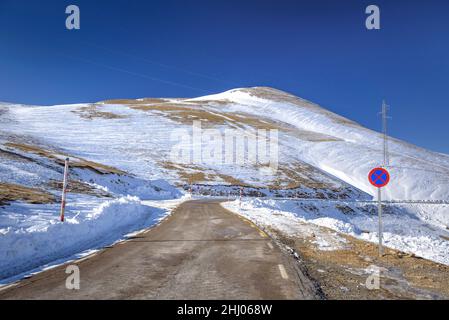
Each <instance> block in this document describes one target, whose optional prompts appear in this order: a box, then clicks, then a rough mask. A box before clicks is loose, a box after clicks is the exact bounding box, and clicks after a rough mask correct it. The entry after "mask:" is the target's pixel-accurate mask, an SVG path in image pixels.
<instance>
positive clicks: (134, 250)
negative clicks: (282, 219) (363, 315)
mask: <svg viewBox="0 0 449 320" xmlns="http://www.w3.org/2000/svg"><path fill="white" fill-rule="evenodd" d="M71 264H76V265H77V266H78V267H79V269H80V279H81V281H80V286H81V287H80V289H79V290H68V289H66V287H65V282H66V278H67V277H68V274H66V273H65V270H66V267H67V265H62V266H59V267H56V268H54V269H51V270H47V271H44V272H41V273H39V274H37V275H35V276H33V277H31V278H29V279H24V280H22V281H20V282H19V283H17V284H16V285H14V286H12V287H8V288H5V289H3V290H1V291H0V299H314V298H317V296H316V295H315V292H314V291H313V289H312V287H313V286H312V285H311V284H310V282H309V281H308V279H307V278H306V277H305V276H304V275H303V274H302V273H301V272H300V271H299V269H298V268H297V267H296V266H295V262H294V260H293V259H292V258H291V257H289V256H287V255H286V254H284V253H283V252H282V251H281V250H280V249H279V248H278V247H277V245H276V244H275V243H273V242H272V240H271V239H270V238H268V237H267V235H266V234H264V233H263V232H262V231H260V230H259V229H258V228H257V227H256V226H254V225H253V224H251V223H250V222H248V221H245V220H244V219H242V218H240V217H239V216H237V215H235V214H233V213H232V212H229V211H227V210H226V209H224V208H223V207H222V206H220V202H219V201H218V200H212V201H211V200H195V201H188V202H185V203H183V204H181V205H180V206H179V207H178V208H177V209H176V210H175V211H174V213H173V214H172V215H171V216H170V217H168V218H167V219H166V220H165V221H163V222H162V223H161V224H160V225H159V226H157V227H154V228H152V229H149V230H147V231H145V232H142V233H140V234H138V235H137V236H135V237H133V238H132V239H130V240H127V241H124V242H121V243H118V244H116V245H114V246H113V247H110V248H107V249H104V250H101V251H99V252H98V253H97V254H95V255H93V256H91V257H89V258H87V259H81V260H78V261H75V262H72V263H71Z"/></svg>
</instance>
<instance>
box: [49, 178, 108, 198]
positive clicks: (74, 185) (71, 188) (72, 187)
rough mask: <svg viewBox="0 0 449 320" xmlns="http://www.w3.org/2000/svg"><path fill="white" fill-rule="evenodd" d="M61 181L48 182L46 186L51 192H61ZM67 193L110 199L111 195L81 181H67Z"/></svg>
mask: <svg viewBox="0 0 449 320" xmlns="http://www.w3.org/2000/svg"><path fill="white" fill-rule="evenodd" d="M62 184H63V182H62V181H57V180H50V181H48V182H47V184H46V186H47V187H48V188H50V189H53V190H62ZM67 190H68V192H71V193H80V194H87V195H91V196H95V197H112V195H111V194H110V193H108V192H106V191H104V190H101V189H97V188H95V187H93V186H91V185H89V184H87V183H85V182H83V181H79V180H72V179H70V180H69V183H68V186H67Z"/></svg>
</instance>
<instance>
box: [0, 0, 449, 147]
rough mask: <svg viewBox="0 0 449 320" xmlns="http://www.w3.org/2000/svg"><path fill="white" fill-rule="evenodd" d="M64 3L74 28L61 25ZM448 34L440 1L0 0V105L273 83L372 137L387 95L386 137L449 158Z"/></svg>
mask: <svg viewBox="0 0 449 320" xmlns="http://www.w3.org/2000/svg"><path fill="white" fill-rule="evenodd" d="M69 4H77V5H78V6H79V7H80V10H81V30H79V31H69V30H66V29H65V18H66V14H65V7H66V6H67V5H69ZM369 4H377V5H379V6H380V9H381V27H382V29H381V30H379V31H368V30H366V28H365V18H366V14H365V12H364V11H365V8H366V6H367V5H369ZM448 36H449V1H447V0H431V1H410V0H408V1H405V0H404V1H401V0H395V1H377V0H372V1H364V0H342V1H336V0H328V1H320V0H313V1H312V0H310V1H299V0H296V1H282V0H277V1H264V0H226V1H224V0H223V1H221V0H208V1H198V0H189V1H181V0H180V1H174V0H163V1H162V0H160V1H133V0H127V1H122V0H119V1H112V0H108V1H106V0H95V1H92V0H71V1H63V0H59V1H56V0H55V1H46V0H40V1H24V0H11V1H7V0H6V1H5V0H0V101H9V102H20V103H29V104H57V103H73V102H91V101H98V100H103V99H107V98H137V97H160V96H173V97H191V96H199V95H204V94H209V93H216V92H221V91H224V90H227V89H231V88H235V87H245V86H272V87H275V88H278V89H282V90H285V91H288V92H291V93H293V94H296V95H298V96H301V97H303V98H306V99H309V100H311V101H314V102H317V103H319V104H321V105H323V106H324V107H327V108H328V109H330V110H332V111H334V112H336V113H339V114H342V115H344V116H346V117H348V118H350V119H353V120H355V121H357V122H359V123H361V124H363V125H365V126H367V127H369V128H372V129H375V130H379V129H380V120H379V118H378V116H377V114H376V113H377V112H378V110H379V109H380V104H381V101H382V99H386V100H387V102H388V103H389V104H390V105H391V107H392V109H391V115H392V117H393V120H392V121H391V123H390V127H391V131H390V133H391V135H393V136H395V137H398V138H401V139H404V140H406V141H409V142H412V143H415V144H417V145H419V146H423V147H426V148H429V149H431V150H435V151H439V152H444V153H449V125H448V119H449V42H448Z"/></svg>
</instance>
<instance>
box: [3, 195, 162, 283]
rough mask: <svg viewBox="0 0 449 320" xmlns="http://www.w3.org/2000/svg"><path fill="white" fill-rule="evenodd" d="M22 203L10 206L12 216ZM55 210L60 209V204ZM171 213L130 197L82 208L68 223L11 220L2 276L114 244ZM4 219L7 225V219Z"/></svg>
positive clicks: (54, 218)
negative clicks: (91, 208) (18, 221)
mask: <svg viewBox="0 0 449 320" xmlns="http://www.w3.org/2000/svg"><path fill="white" fill-rule="evenodd" d="M20 206H21V205H20V204H15V205H14V206H13V208H11V209H10V210H12V211H14V212H16V214H15V215H11V216H10V219H14V218H16V217H17V215H18V214H17V211H20ZM22 209H24V208H22ZM25 209H26V208H25ZM54 210H55V211H53V212H57V208H56V207H55V208H54ZM27 211H28V210H24V213H23V214H24V215H26V214H27ZM167 213H168V211H166V210H163V209H158V208H155V207H151V206H148V205H146V204H145V203H143V202H142V201H141V200H140V199H139V198H137V197H131V196H127V197H122V198H119V199H114V200H109V201H105V202H103V203H101V204H100V205H98V206H97V207H96V208H94V209H93V210H86V211H79V212H78V214H76V215H75V216H73V217H68V218H67V219H66V221H65V222H64V223H61V222H59V221H58V219H57V216H56V215H54V214H53V216H52V217H48V216H47V217H46V219H41V220H40V221H39V222H38V223H36V221H30V222H28V223H26V224H22V225H20V224H17V223H15V222H17V221H10V224H9V226H8V227H7V228H3V229H0V231H1V232H0V279H5V278H7V277H11V276H13V275H16V274H19V273H21V272H24V271H28V270H31V269H33V268H36V267H39V266H42V265H45V264H47V263H49V262H52V261H54V260H56V259H61V258H68V257H70V256H72V255H73V254H76V253H79V252H82V251H84V250H87V249H92V248H98V247H101V246H104V245H108V244H111V243H113V242H114V241H116V240H118V239H120V238H123V236H125V235H126V234H127V233H130V232H133V231H136V230H140V229H143V228H146V227H149V226H151V225H153V224H155V223H157V222H158V221H160V220H161V219H162V218H163V217H165V216H166V215H167ZM16 219H17V218H16ZM22 220H24V219H22ZM2 222H3V223H2V225H5V221H2Z"/></svg>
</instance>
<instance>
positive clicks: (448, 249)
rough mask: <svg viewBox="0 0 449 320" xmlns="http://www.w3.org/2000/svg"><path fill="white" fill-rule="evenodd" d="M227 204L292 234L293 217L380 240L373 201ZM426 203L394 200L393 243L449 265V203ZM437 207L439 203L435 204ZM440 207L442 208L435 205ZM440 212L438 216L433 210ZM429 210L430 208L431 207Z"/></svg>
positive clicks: (387, 223)
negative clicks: (395, 201)
mask: <svg viewBox="0 0 449 320" xmlns="http://www.w3.org/2000/svg"><path fill="white" fill-rule="evenodd" d="M223 206H224V207H225V208H227V209H229V210H232V211H234V212H237V213H239V214H241V215H243V216H245V217H246V218H248V219H250V220H253V221H254V222H255V223H259V224H263V225H265V226H271V227H274V228H277V229H279V230H281V231H284V232H286V233H289V234H291V233H292V229H291V228H290V227H289V226H288V225H286V224H285V223H284V222H285V221H289V220H291V219H292V218H295V219H298V220H299V221H302V222H307V223H312V224H314V225H318V226H322V227H327V228H330V229H333V230H335V231H338V232H341V233H344V234H348V235H351V236H354V237H356V238H359V239H362V240H366V241H370V242H374V243H377V242H378V229H377V228H378V220H377V219H378V218H377V211H376V207H375V206H374V205H372V204H358V203H353V202H352V203H351V202H329V201H300V200H262V199H244V200H243V201H242V203H241V205H239V201H238V200H237V201H233V202H226V203H224V204H223ZM424 206H426V205H424V204H419V205H416V204H406V205H405V204H401V205H389V206H388V208H385V210H384V211H385V212H384V215H383V225H384V233H383V239H384V244H385V246H387V247H390V248H393V249H397V250H400V251H403V252H408V253H413V254H415V255H417V256H420V257H423V258H426V259H429V260H432V261H435V262H439V263H443V264H446V265H449V241H448V240H447V239H449V232H448V230H447V229H446V228H447V226H449V206H448V205H428V206H430V207H427V208H424ZM432 207H433V208H432ZM435 207H438V208H435ZM432 211H433V212H437V213H439V214H437V215H436V216H435V217H433V216H432V215H431V214H429V212H432ZM425 212H426V213H425Z"/></svg>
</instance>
